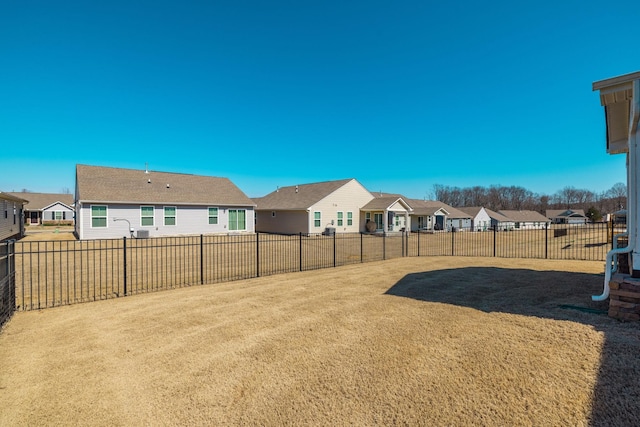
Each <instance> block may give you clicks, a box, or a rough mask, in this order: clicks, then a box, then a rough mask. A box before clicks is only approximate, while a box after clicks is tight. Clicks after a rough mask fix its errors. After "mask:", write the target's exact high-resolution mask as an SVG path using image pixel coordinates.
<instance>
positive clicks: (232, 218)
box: [228, 209, 247, 231]
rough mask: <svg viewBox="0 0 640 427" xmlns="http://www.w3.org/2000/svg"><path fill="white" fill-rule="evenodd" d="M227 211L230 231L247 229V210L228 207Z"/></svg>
mask: <svg viewBox="0 0 640 427" xmlns="http://www.w3.org/2000/svg"><path fill="white" fill-rule="evenodd" d="M228 212H229V230H230V231H241V230H246V229H247V211H246V210H245V209H229V210H228Z"/></svg>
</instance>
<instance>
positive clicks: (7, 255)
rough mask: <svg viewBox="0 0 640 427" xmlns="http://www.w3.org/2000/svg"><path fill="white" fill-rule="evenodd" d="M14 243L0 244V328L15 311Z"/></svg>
mask: <svg viewBox="0 0 640 427" xmlns="http://www.w3.org/2000/svg"><path fill="white" fill-rule="evenodd" d="M15 279H16V259H15V242H14V241H7V242H0V326H2V325H4V324H5V322H6V321H7V320H9V319H10V318H11V315H13V312H14V311H15V309H16V293H15V292H16V284H15Z"/></svg>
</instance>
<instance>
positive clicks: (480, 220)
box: [473, 208, 491, 231]
mask: <svg viewBox="0 0 640 427" xmlns="http://www.w3.org/2000/svg"><path fill="white" fill-rule="evenodd" d="M489 227H491V217H490V216H489V214H488V213H487V211H485V210H484V208H482V209H480V212H478V215H476V217H475V218H474V219H473V229H474V230H475V231H486V230H488V229H489Z"/></svg>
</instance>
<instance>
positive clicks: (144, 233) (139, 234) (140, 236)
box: [136, 230, 149, 239]
mask: <svg viewBox="0 0 640 427" xmlns="http://www.w3.org/2000/svg"><path fill="white" fill-rule="evenodd" d="M136 237H137V238H138V239H147V238H149V230H138V232H137V233H136Z"/></svg>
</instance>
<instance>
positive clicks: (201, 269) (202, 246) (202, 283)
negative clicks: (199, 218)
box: [200, 234, 204, 285]
mask: <svg viewBox="0 0 640 427" xmlns="http://www.w3.org/2000/svg"><path fill="white" fill-rule="evenodd" d="M203 240H204V235H202V234H201V235H200V284H201V285H204V241H203Z"/></svg>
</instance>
